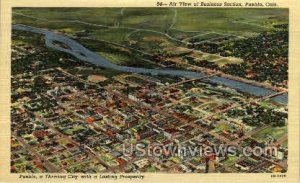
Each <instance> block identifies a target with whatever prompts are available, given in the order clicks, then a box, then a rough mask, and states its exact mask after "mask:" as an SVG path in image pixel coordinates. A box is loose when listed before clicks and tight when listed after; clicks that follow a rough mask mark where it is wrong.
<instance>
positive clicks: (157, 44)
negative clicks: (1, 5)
mask: <svg viewBox="0 0 300 183" xmlns="http://www.w3.org/2000/svg"><path fill="white" fill-rule="evenodd" d="M12 15H13V17H12V34H11V39H12V42H11V167H10V168H11V172H12V173H46V172H47V173H275V172H276V173H285V172H287V171H288V165H287V157H288V138H287V136H288V129H287V121H288V120H287V119H288V107H287V105H288V86H287V85H288V37H289V30H288V27H289V24H288V23H289V19H288V17H289V12H288V9H283V8H269V9H263V8H259V9H256V8H247V9H246V8H209V9H208V8H13V10H12Z"/></svg>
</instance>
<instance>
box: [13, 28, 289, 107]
mask: <svg viewBox="0 0 300 183" xmlns="http://www.w3.org/2000/svg"><path fill="white" fill-rule="evenodd" d="M12 29H14V30H21V31H27V32H33V33H37V34H43V35H44V36H45V40H46V41H45V44H46V46H47V47H49V48H52V49H55V50H59V51H62V52H66V53H69V54H71V55H73V56H75V57H77V58H78V59H80V60H83V61H86V62H89V63H92V64H95V65H97V66H101V67H105V68H110V69H115V70H118V71H123V72H132V73H139V74H150V75H169V76H179V77H185V78H200V77H203V76H205V74H203V73H200V72H193V71H184V70H172V69H169V70H163V69H147V68H140V67H128V66H120V65H116V64H113V63H111V62H109V61H108V60H106V59H105V58H103V57H101V56H100V55H98V54H96V53H94V52H92V51H90V50H89V49H87V48H85V47H84V46H83V45H81V44H80V43H78V42H76V41H75V40H73V39H71V38H69V37H67V36H64V35H62V34H59V33H55V32H52V31H49V30H45V29H41V28H36V27H31V26H27V25H22V24H14V25H12ZM55 41H58V42H61V43H63V44H65V45H67V46H68V47H69V48H70V49H66V48H63V47H60V46H58V45H57V44H54V43H53V42H55ZM207 80H209V81H210V82H212V83H216V84H222V85H224V86H228V87H230V88H234V89H237V90H239V91H241V92H245V93H248V94H251V95H254V96H257V97H260V96H266V95H269V94H273V93H276V92H275V91H273V90H271V89H267V88H263V87H258V86H254V85H251V84H247V83H243V82H240V81H235V80H231V79H228V78H223V77H219V76H214V77H211V78H209V79H207ZM271 100H273V101H275V102H278V103H281V104H285V105H287V102H288V94H287V93H285V94H282V95H279V96H276V97H273V98H272V99H271Z"/></svg>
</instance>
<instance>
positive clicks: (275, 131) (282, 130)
mask: <svg viewBox="0 0 300 183" xmlns="http://www.w3.org/2000/svg"><path fill="white" fill-rule="evenodd" d="M285 134H287V127H286V126H284V127H269V128H266V129H264V130H261V131H259V132H257V133H256V134H254V135H253V136H252V137H253V138H254V139H256V140H258V141H263V140H266V139H267V138H268V137H269V136H271V137H273V138H274V139H279V138H280V137H282V136H284V135H285Z"/></svg>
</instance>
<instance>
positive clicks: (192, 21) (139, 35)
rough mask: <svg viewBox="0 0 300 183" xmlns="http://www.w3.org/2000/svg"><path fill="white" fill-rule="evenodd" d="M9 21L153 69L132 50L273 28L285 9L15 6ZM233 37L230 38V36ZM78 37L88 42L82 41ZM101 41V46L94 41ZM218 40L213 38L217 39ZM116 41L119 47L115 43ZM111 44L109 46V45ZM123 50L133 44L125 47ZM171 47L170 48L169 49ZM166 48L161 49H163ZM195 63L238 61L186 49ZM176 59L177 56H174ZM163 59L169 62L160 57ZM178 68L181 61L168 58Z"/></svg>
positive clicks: (157, 51) (152, 50)
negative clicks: (48, 31) (74, 39)
mask: <svg viewBox="0 0 300 183" xmlns="http://www.w3.org/2000/svg"><path fill="white" fill-rule="evenodd" d="M12 20H13V23H20V24H26V25H31V26H35V27H41V28H46V29H51V30H55V31H59V32H61V33H63V34H66V35H68V36H75V37H78V39H80V40H78V41H79V42H80V43H82V44H83V45H84V46H86V47H87V48H89V49H91V50H93V51H95V52H97V53H98V54H99V55H101V56H103V57H105V58H108V59H110V60H111V62H113V63H116V64H120V65H128V66H143V65H144V67H149V68H153V67H158V66H159V64H152V63H149V62H145V61H143V60H145V59H147V60H149V57H148V58H146V57H144V56H142V55H141V54H140V53H138V52H133V51H132V49H135V50H137V51H140V52H144V53H145V54H148V56H149V55H151V54H152V55H164V54H166V55H164V56H166V57H173V56H174V55H173V54H179V53H180V52H179V51H178V50H176V47H187V45H186V43H187V42H190V43H195V42H201V41H207V40H208V41H212V42H213V41H214V40H215V39H218V38H220V39H221V40H222V39H223V38H228V39H235V38H237V37H236V36H243V37H248V36H253V35H257V34H259V33H261V32H263V31H270V30H273V29H274V27H273V25H275V24H279V23H287V22H288V10H287V9H253V8H251V9H245V8H209V9H207V8H175V9H174V8H14V9H13V17H12ZM231 37H232V38H231ZM81 38H88V39H89V40H85V41H82V40H81ZM97 41H99V42H102V43H101V44H100V43H99V42H97ZM217 42H218V41H217V40H216V43H217ZM114 44H119V45H120V47H118V46H116V45H114ZM113 45H114V46H113ZM124 48H128V49H129V48H132V49H131V50H130V51H128V50H127V51H125V49H124ZM172 50H175V51H172ZM164 52H166V53H164ZM191 55H192V56H194V57H195V58H196V61H195V62H201V60H207V61H209V62H214V63H215V64H216V65H217V66H219V67H223V66H224V65H226V64H240V63H242V62H243V60H241V59H239V58H228V57H224V58H221V57H220V56H219V55H217V54H207V53H200V52H197V53H196V54H195V53H191ZM178 57H182V55H179V56H178ZM164 60H168V58H165V59H164ZM169 60H170V61H171V62H172V61H175V63H176V65H177V66H171V67H178V68H180V63H181V64H182V63H183V62H184V61H182V60H180V59H178V58H175V57H173V58H169Z"/></svg>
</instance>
